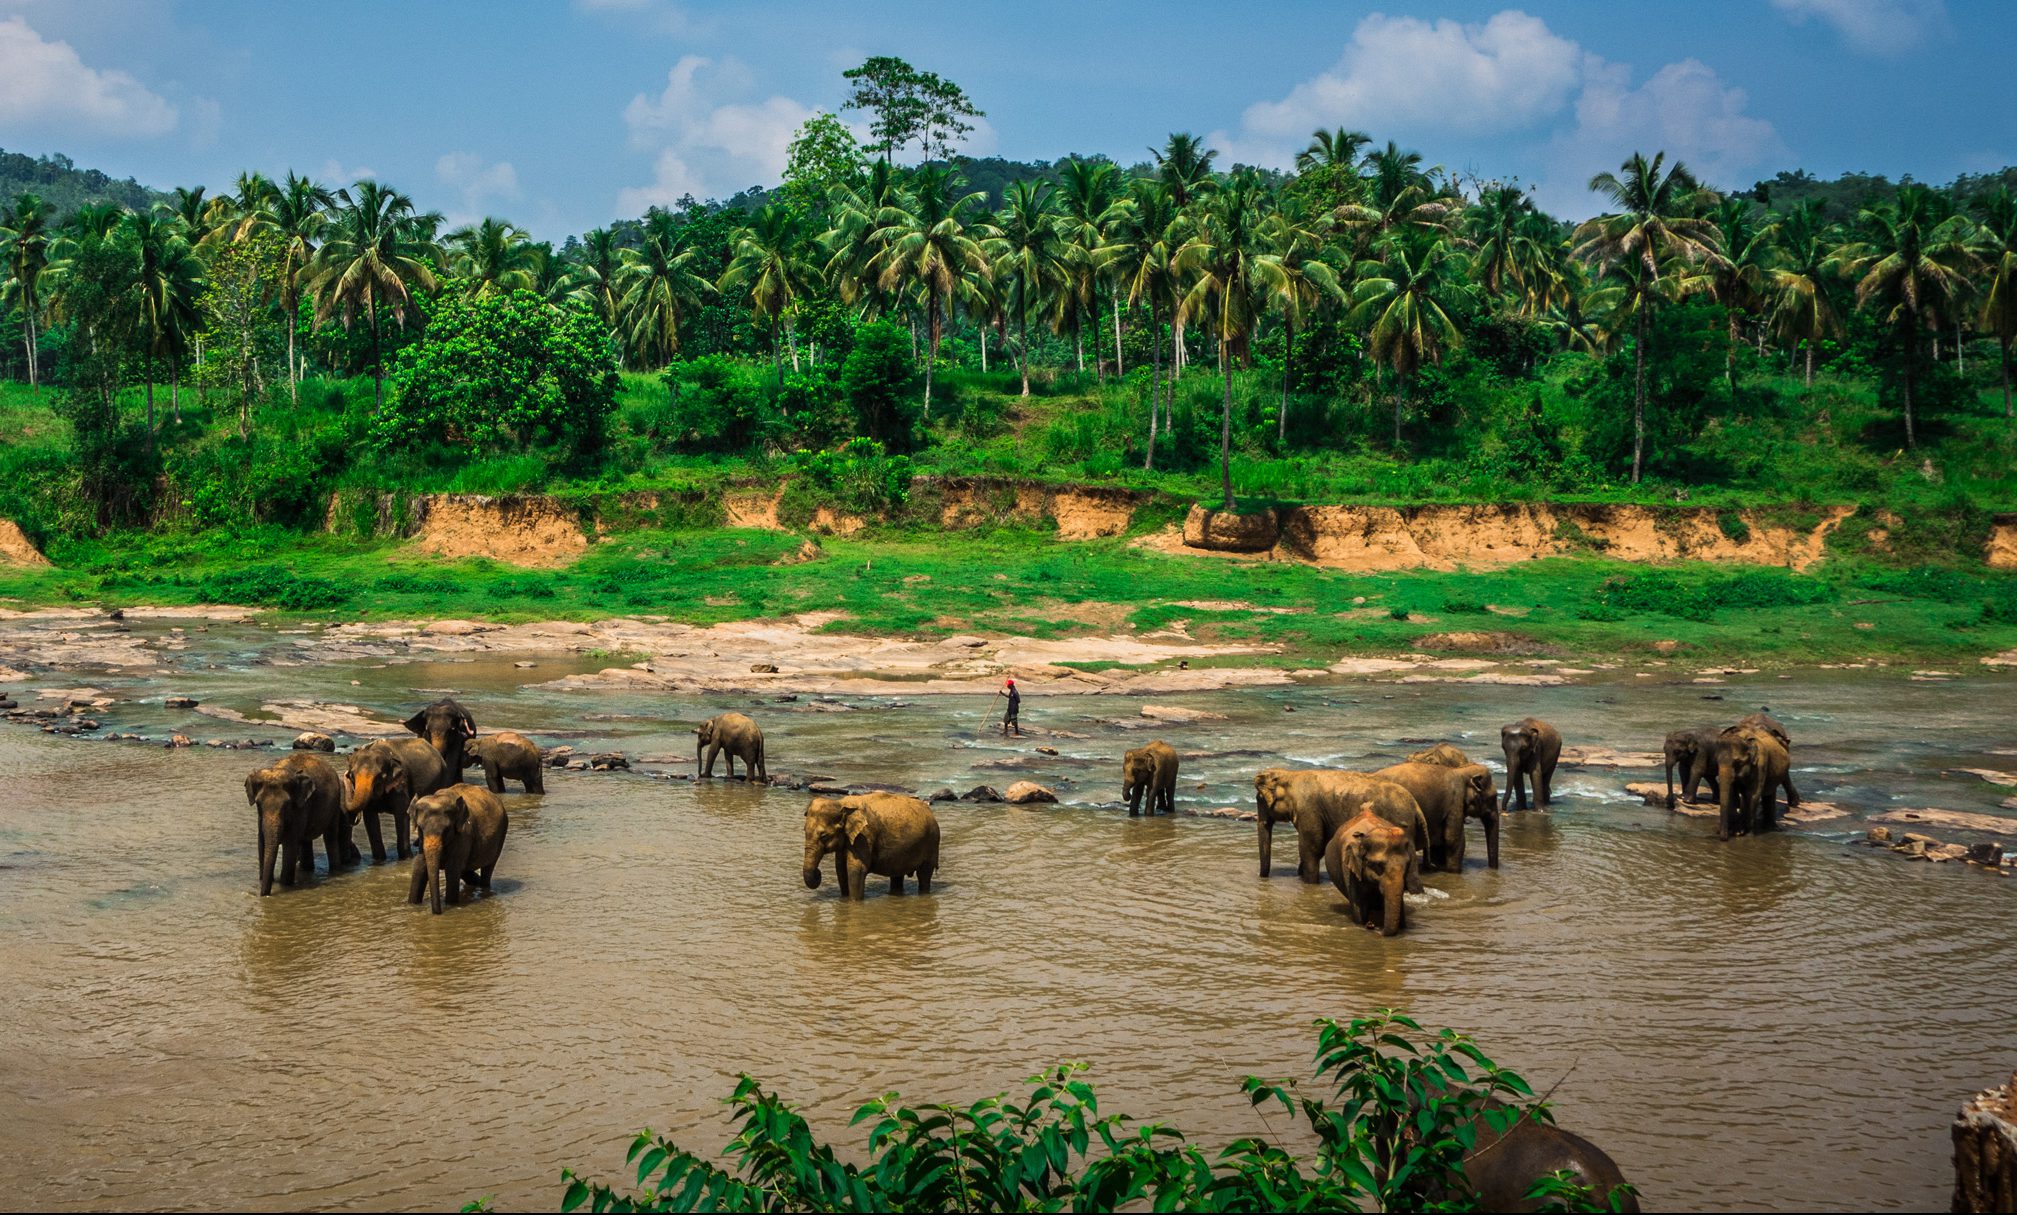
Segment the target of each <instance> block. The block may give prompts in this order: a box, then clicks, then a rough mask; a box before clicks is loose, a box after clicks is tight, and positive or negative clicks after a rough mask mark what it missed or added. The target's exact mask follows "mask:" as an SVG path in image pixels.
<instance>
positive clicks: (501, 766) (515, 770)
mask: <svg viewBox="0 0 2017 1215" xmlns="http://www.w3.org/2000/svg"><path fill="white" fill-rule="evenodd" d="M468 754H469V758H470V759H472V760H474V761H475V762H476V763H479V764H482V765H483V784H484V787H485V788H487V789H489V790H490V791H491V792H492V793H502V792H504V782H505V781H507V780H515V781H519V782H521V783H523V784H524V785H525V791H526V792H527V793H544V792H546V773H545V765H544V763H542V762H541V758H542V757H541V756H540V753H539V745H538V744H537V743H535V742H533V741H532V740H531V739H529V738H527V737H526V736H525V735H523V734H514V733H513V732H511V731H510V730H499V731H498V732H497V733H495V734H486V735H484V736H483V737H482V738H474V739H471V740H470V741H469V745H468Z"/></svg>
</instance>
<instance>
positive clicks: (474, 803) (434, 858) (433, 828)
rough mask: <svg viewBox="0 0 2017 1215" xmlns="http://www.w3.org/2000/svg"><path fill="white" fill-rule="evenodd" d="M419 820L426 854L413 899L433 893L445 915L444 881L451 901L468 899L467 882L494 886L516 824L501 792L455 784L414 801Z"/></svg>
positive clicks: (418, 865)
mask: <svg viewBox="0 0 2017 1215" xmlns="http://www.w3.org/2000/svg"><path fill="white" fill-rule="evenodd" d="M413 824H414V828H415V829H416V830H417V831H418V833H419V835H420V855H418V856H416V857H414V858H413V880H412V881H411V882H409V883H408V884H407V887H406V901H407V902H409V903H418V902H419V901H420V896H421V894H422V893H423V892H426V891H432V893H433V901H434V914H436V915H440V914H441V902H442V891H441V887H442V883H443V882H444V881H445V882H446V883H447V885H448V901H449V902H451V903H460V902H462V884H463V883H464V882H467V883H469V884H470V885H472V886H481V887H483V888H484V889H485V890H489V889H490V879H491V878H492V877H493V876H495V875H496V873H497V858H498V856H499V855H501V854H502V853H503V852H504V833H505V831H506V829H508V828H509V827H510V826H511V819H510V816H508V815H507V814H505V812H504V803H503V802H501V801H498V800H497V795H496V794H494V793H492V792H491V791H490V790H488V789H479V788H477V787H476V786H475V785H450V786H449V787H448V788H446V789H443V790H442V791H441V792H439V793H430V794H428V795H427V796H426V797H417V798H415V799H413Z"/></svg>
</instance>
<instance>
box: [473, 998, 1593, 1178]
mask: <svg viewBox="0 0 2017 1215" xmlns="http://www.w3.org/2000/svg"><path fill="white" fill-rule="evenodd" d="M1083 1070H1084V1065H1082V1064H1068V1065H1064V1066H1060V1067H1057V1068H1054V1069H1052V1070H1051V1071H1049V1072H1048V1073H1046V1074H1044V1075H1041V1076H1036V1077H1033V1078H1032V1079H1031V1080H1030V1082H1029V1083H1030V1086H1031V1088H1030V1094H1029V1098H1028V1101H1027V1102H1026V1103H1023V1104H1017V1103H1015V1102H1012V1101H1010V1100H1008V1099H1007V1097H1006V1095H1003V1096H996V1097H990V1098H987V1099H985V1100H982V1101H978V1102H975V1103H974V1104H972V1105H970V1106H966V1107H957V1106H952V1105H927V1106H924V1107H921V1108H915V1109H914V1108H912V1107H910V1106H907V1105H904V1104H903V1103H902V1100H901V1098H899V1097H898V1096H897V1095H896V1094H894V1093H892V1094H890V1095H888V1096H885V1097H881V1098H878V1099H876V1100H874V1101H871V1102H869V1103H868V1104H866V1105H864V1106H862V1107H861V1108H860V1109H859V1110H857V1111H856V1112H855V1115H854V1119H853V1124H855V1125H859V1124H861V1123H868V1124H869V1132H868V1143H867V1151H866V1158H867V1163H866V1164H864V1165H859V1166H857V1165H854V1164H849V1163H846V1162H844V1161H843V1160H841V1159H840V1157H839V1156H838V1155H837V1154H836V1152H835V1150H834V1149H833V1147H831V1146H830V1145H828V1144H825V1143H822V1142H820V1141H819V1140H818V1139H816V1138H815V1137H814V1136H813V1134H812V1131H811V1128H810V1127H809V1126H808V1125H807V1124H806V1121H805V1119H804V1118H803V1117H802V1116H801V1115H800V1114H799V1113H798V1112H797V1111H796V1110H794V1109H793V1108H792V1107H791V1106H790V1105H788V1104H787V1103H786V1102H785V1101H784V1100H783V1099H782V1098H780V1097H778V1096H777V1095H776V1094H774V1093H767V1092H765V1091H764V1090H763V1089H762V1088H761V1087H760V1086H759V1085H758V1084H757V1082H756V1081H754V1080H752V1079H750V1078H749V1077H748V1076H744V1077H742V1080H741V1082H740V1083H739V1084H738V1085H737V1086H736V1090H735V1093H734V1095H733V1096H731V1097H730V1098H729V1099H728V1103H727V1104H728V1106H729V1108H730V1110H731V1111H732V1113H731V1116H730V1120H731V1121H732V1122H733V1123H734V1124H735V1125H736V1127H737V1132H736V1135H735V1138H734V1139H733V1140H731V1141H730V1143H729V1145H728V1147H727V1149H726V1150H725V1151H724V1152H723V1156H724V1157H725V1158H726V1159H727V1160H728V1161H729V1162H730V1163H731V1164H732V1165H733V1168H732V1170H731V1169H725V1168H723V1167H721V1166H719V1165H717V1164H715V1163H713V1162H711V1161H709V1160H705V1159H702V1158H701V1157H699V1156H696V1155H694V1154H693V1153H691V1152H688V1151H686V1150H684V1149H682V1148H680V1147H679V1146H678V1145H676V1144H674V1143H672V1142H670V1141H668V1140H666V1139H663V1138H660V1137H657V1136H654V1135H652V1134H651V1132H649V1131H646V1132H644V1133H642V1134H640V1135H639V1136H638V1137H637V1138H636V1140H635V1141H633V1142H632V1144H631V1146H630V1152H629V1157H628V1159H629V1160H630V1162H631V1163H632V1164H633V1165H635V1166H636V1170H637V1185H638V1190H637V1191H636V1192H635V1193H630V1194H624V1193H619V1192H617V1191H616V1190H614V1189H611V1188H610V1187H608V1186H605V1185H602V1184H600V1183H597V1182H591V1181H588V1180H585V1179H583V1178H581V1177H578V1176H576V1175H575V1173H574V1172H573V1171H572V1170H569V1171H567V1172H566V1173H565V1174H564V1180H565V1181H566V1182H567V1191H566V1194H565V1196H564V1197H563V1198H562V1201H561V1209H562V1210H564V1211H575V1210H579V1209H581V1208H583V1207H588V1208H589V1209H591V1210H595V1211H688V1210H716V1211H945V1210H966V1211H1064V1210H1072V1211H1102V1210H1113V1209H1115V1208H1116V1207H1118V1206H1121V1205H1123V1204H1142V1203H1146V1204H1147V1205H1148V1206H1149V1207H1150V1208H1151V1209H1153V1210H1157V1211H1169V1210H1187V1211H1248V1210H1359V1209H1364V1208H1366V1207H1368V1206H1373V1207H1377V1208H1378V1209H1381V1210H1392V1209H1422V1208H1424V1207H1435V1208H1437V1209H1450V1210H1461V1209H1465V1200H1466V1198H1467V1197H1468V1195H1469V1189H1468V1187H1467V1186H1466V1185H1465V1184H1464V1180H1463V1164H1462V1162H1463V1158H1464V1155H1465V1153H1466V1152H1468V1151H1469V1150H1470V1149H1471V1147H1472V1146H1473V1145H1474V1144H1475V1143H1476V1140H1477V1127H1478V1124H1479V1123H1480V1122H1481V1121H1482V1122H1484V1123H1486V1124H1489V1125H1490V1126H1491V1127H1492V1128H1493V1129H1495V1130H1503V1129H1505V1128H1506V1127H1508V1126H1510V1125H1512V1123H1513V1122H1514V1121H1515V1120H1516V1119H1517V1118H1518V1117H1520V1116H1521V1115H1522V1113H1523V1112H1525V1108H1527V1107H1530V1108H1531V1109H1532V1110H1533V1112H1534V1114H1533V1116H1535V1117H1538V1118H1542V1119H1546V1118H1548V1114H1547V1110H1546V1107H1545V1106H1541V1105H1538V1104H1536V1103H1534V1102H1533V1090H1532V1089H1530V1088H1529V1087H1528V1086H1527V1083H1526V1081H1524V1080H1522V1079H1521V1078H1520V1077H1519V1076H1517V1075H1515V1074H1514V1073H1512V1072H1510V1071H1507V1070H1505V1069H1504V1068H1501V1067H1499V1066H1498V1065H1497V1064H1495V1063H1493V1062H1492V1061H1491V1060H1490V1059H1488V1058H1486V1057H1485V1055H1484V1054H1483V1052H1481V1051H1480V1050H1479V1049H1478V1048H1477V1047H1476V1046H1475V1045H1473V1044H1472V1043H1471V1041H1470V1040H1469V1039H1468V1038H1465V1037H1464V1036H1463V1035H1461V1034H1458V1033H1455V1032H1454V1031H1451V1030H1447V1029H1446V1030H1443V1031H1442V1032H1441V1033H1439V1034H1436V1035H1433V1036H1431V1035H1429V1034H1427V1033H1426V1032H1425V1031H1423V1030H1422V1028H1421V1026H1420V1025H1418V1024H1416V1023H1415V1022H1414V1021H1412V1020H1410V1019H1408V1018H1407V1017H1404V1016H1401V1015H1399V1014H1397V1013H1394V1012H1391V1011H1382V1012H1380V1013H1377V1014H1375V1015H1373V1016H1371V1017H1364V1018H1360V1019H1358V1020H1354V1021H1351V1022H1348V1023H1345V1024H1340V1023H1338V1022H1336V1021H1331V1020H1323V1021H1319V1022H1317V1054H1316V1079H1317V1081H1318V1082H1319V1084H1320V1085H1321V1084H1323V1083H1326V1082H1328V1084H1329V1086H1330V1091H1329V1094H1328V1096H1307V1095H1303V1094H1301V1093H1299V1092H1297V1090H1296V1088H1295V1086H1294V1084H1293V1083H1277V1082H1274V1081H1268V1080H1263V1079H1260V1078H1258V1077H1253V1076H1250V1077H1248V1078H1247V1080H1246V1081H1245V1084H1244V1085H1243V1088H1244V1091H1245V1092H1246V1094H1247V1096H1248V1098H1249V1099H1250V1100H1251V1101H1252V1102H1253V1104H1254V1105H1255V1106H1264V1105H1278V1106H1279V1107H1280V1108H1281V1109H1282V1110H1283V1111H1285V1112H1286V1114H1287V1115H1288V1117H1289V1119H1290V1121H1291V1122H1293V1121H1294V1120H1296V1119H1297V1118H1298V1117H1300V1118H1301V1119H1302V1120H1303V1121H1305V1122H1306V1123H1307V1124H1308V1127H1309V1131H1310V1133H1311V1134H1312V1135H1313V1136H1314V1137H1315V1140H1316V1143H1317V1148H1316V1151H1315V1154H1314V1155H1313V1156H1310V1157H1307V1158H1305V1157H1300V1156H1297V1155H1296V1154H1295V1153H1293V1152H1291V1151H1289V1150H1288V1149H1286V1148H1283V1147H1281V1146H1279V1145H1277V1144H1274V1143H1270V1142H1269V1141H1267V1140H1265V1139H1241V1140H1237V1141H1235V1142H1234V1143H1231V1144H1229V1145H1227V1146H1226V1147H1225V1148H1223V1149H1221V1150H1220V1151H1219V1152H1217V1153H1216V1154H1208V1153H1207V1152H1206V1151H1204V1150H1203V1149H1201V1148H1199V1147H1196V1146H1194V1145H1192V1144H1191V1143H1190V1142H1189V1141H1188V1140H1187V1139H1186V1138H1185V1137H1184V1135H1183V1134H1182V1132H1180V1131H1178V1130H1176V1129H1174V1128H1172V1127H1169V1126H1165V1125H1163V1124H1161V1123H1154V1122H1150V1123H1140V1122H1137V1121H1135V1120H1134V1119H1132V1118H1129V1117H1127V1116H1125V1115H1120V1114H1102V1113H1100V1111H1099V1100H1098V1097H1097V1096H1096V1095H1095V1094H1094V1092H1093V1089H1092V1086H1091V1085H1089V1084H1087V1083H1085V1082H1084V1081H1083V1080H1082V1079H1080V1078H1079V1074H1080V1073H1081V1072H1082V1071H1083ZM1523 1101H1524V1102H1525V1103H1526V1107H1523V1106H1521V1105H1518V1104H1515V1103H1518V1102H1523ZM1625 1193H1626V1190H1625V1189H1621V1190H1620V1191H1619V1192H1618V1193H1616V1194H1612V1195H1593V1194H1591V1193H1590V1192H1589V1191H1588V1190H1587V1189H1586V1188H1584V1187H1582V1186H1580V1185H1578V1184H1577V1183H1576V1182H1575V1181H1574V1180H1573V1179H1572V1178H1570V1177H1569V1176H1568V1175H1566V1174H1557V1175H1553V1176H1549V1177H1543V1178H1539V1179H1537V1180H1536V1182H1535V1184H1534V1187H1533V1188H1532V1190H1530V1191H1529V1196H1530V1197H1534V1198H1538V1199H1540V1200H1541V1201H1542V1203H1543V1209H1555V1210H1603V1209H1606V1206H1605V1204H1607V1203H1610V1204H1615V1203H1616V1202H1617V1201H1618V1200H1620V1199H1622V1198H1623V1197H1625ZM478 1205H479V1206H480V1204H478Z"/></svg>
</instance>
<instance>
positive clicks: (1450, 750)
mask: <svg viewBox="0 0 2017 1215" xmlns="http://www.w3.org/2000/svg"><path fill="white" fill-rule="evenodd" d="M1408 762H1409V763H1411V764H1435V765H1437V766H1438V767H1443V768H1468V767H1469V766H1470V764H1471V757H1470V756H1468V755H1466V754H1464V753H1463V751H1462V750H1460V749H1459V748H1458V747H1457V746H1456V744H1454V743H1446V742H1439V743H1437V744H1436V745H1435V746H1433V747H1430V748H1428V749H1427V750H1423V751H1417V752H1415V753H1414V754H1413V755H1410V756H1408Z"/></svg>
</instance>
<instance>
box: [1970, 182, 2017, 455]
mask: <svg viewBox="0 0 2017 1215" xmlns="http://www.w3.org/2000/svg"><path fill="white" fill-rule="evenodd" d="M1977 206H1978V207H1979V209H1980V213H1981V216H1982V224H1981V227H1980V228H1978V229H1977V238H1976V242H1977V246H1978V250H1979V254H1980V256H1981V258H1982V260H1983V261H1984V262H1985V263H1986V264H1987V266H1988V275H1987V277H1988V280H1989V281H1988V283H1987V284H1986V285H1985V286H1984V287H1983V289H1982V312H1981V316H1980V318H1979V323H1980V324H1981V326H1982V328H1984V329H1986V330H1988V331H1989V332H1990V333H1991V334H1993V335H1994V336H1995V338H1996V344H1997V345H1998V346H1999V347H2000V348H2001V350H2002V354H2003V416H2004V417H2005V418H2009V417H2011V416H2012V414H2011V412H2010V344H2011V342H2012V341H2013V340H2017V197H2013V196H2012V195H2011V193H2010V187H2008V186H2004V187H2002V188H2001V189H1999V190H1997V191H1996V192H1995V193H1993V194H1990V195H1989V196H1988V197H1986V198H1984V199H1982V200H1981V201H1980V202H1979V203H1978V204H1977Z"/></svg>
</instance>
